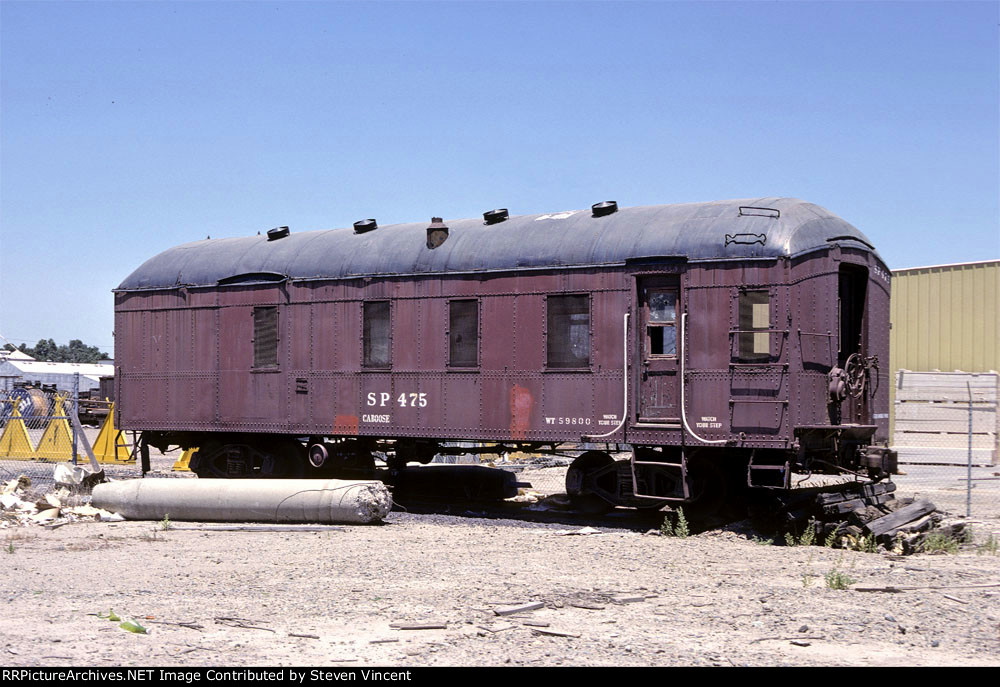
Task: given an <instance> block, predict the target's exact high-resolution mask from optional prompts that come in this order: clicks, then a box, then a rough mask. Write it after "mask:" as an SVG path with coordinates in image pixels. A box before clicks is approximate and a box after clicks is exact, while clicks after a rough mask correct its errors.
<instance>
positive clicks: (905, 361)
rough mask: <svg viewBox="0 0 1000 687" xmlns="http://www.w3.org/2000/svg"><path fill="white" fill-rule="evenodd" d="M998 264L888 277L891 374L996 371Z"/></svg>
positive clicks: (999, 356)
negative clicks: (934, 371)
mask: <svg viewBox="0 0 1000 687" xmlns="http://www.w3.org/2000/svg"><path fill="white" fill-rule="evenodd" d="M998 310H1000V260H993V261H989V262H973V263H964V264H959V265H943V266H940V267H915V268H912V269H905V270H896V271H894V272H893V273H892V300H891V304H890V309H889V317H890V320H891V322H892V329H891V330H890V332H889V355H890V365H891V368H892V379H895V378H896V370H899V369H904V370H928V371H929V370H941V371H942V372H952V371H954V370H962V371H963V372H988V371H990V370H1000V342H998V339H1000V316H998Z"/></svg>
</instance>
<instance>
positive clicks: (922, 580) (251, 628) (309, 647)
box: [0, 458, 1000, 667]
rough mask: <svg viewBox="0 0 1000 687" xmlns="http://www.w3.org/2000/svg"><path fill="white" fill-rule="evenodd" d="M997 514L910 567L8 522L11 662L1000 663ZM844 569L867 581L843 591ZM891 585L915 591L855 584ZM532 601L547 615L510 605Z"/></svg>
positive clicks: (0, 641) (602, 548) (625, 537)
mask: <svg viewBox="0 0 1000 687" xmlns="http://www.w3.org/2000/svg"><path fill="white" fill-rule="evenodd" d="M160 461H161V462H160V464H159V467H162V466H163V465H167V464H168V463H169V460H168V459H166V458H163V459H160ZM164 461H165V462H164ZM115 470H123V468H115ZM990 484H993V483H990ZM949 488H950V487H949ZM914 491H917V490H910V491H909V492H908V491H907V488H906V486H905V483H904V482H902V481H901V482H900V495H903V496H906V495H913V493H914ZM919 491H921V492H922V493H924V494H925V495H928V496H930V497H931V498H932V499H933V498H934V496H933V494H932V493H927V490H926V489H925V488H924V486H923V485H920V489H919ZM997 515H1000V513H997V514H994V515H991V516H988V517H985V518H979V519H978V520H977V521H976V522H975V523H974V524H973V528H974V531H975V532H976V534H977V537H978V540H979V546H978V547H975V546H969V547H966V548H965V549H963V550H962V551H961V552H960V553H958V554H955V555H931V554H918V555H915V556H909V557H906V558H900V557H894V556H890V555H888V554H868V553H861V552H854V551H844V550H835V549H829V548H824V547H819V546H811V547H785V546H773V545H767V544H764V543H761V542H759V540H758V541H755V534H754V533H753V532H752V531H750V530H749V528H748V527H747V526H746V524H745V523H737V524H735V525H732V526H730V527H729V528H727V529H724V530H715V531H711V532H706V533H702V534H698V535H695V536H690V537H685V538H677V537H661V536H651V535H648V534H644V533H643V532H642V531H640V530H635V529H627V528H615V527H609V526H607V525H602V526H599V527H597V528H596V529H597V530H598V533H597V534H590V535H564V534H562V533H561V532H562V531H565V530H570V531H573V530H579V524H574V525H568V524H558V523H555V524H542V523H537V522H525V521H523V520H512V519H481V518H469V517H459V516H454V515H442V514H430V515H416V514H409V513H402V512H393V513H391V514H390V515H389V517H388V518H387V522H386V523H385V524H384V525H379V526H347V527H343V528H339V529H334V530H327V531H321V532H287V531H285V532H259V531H258V532H218V531H205V530H204V529H201V530H197V529H182V528H202V527H204V525H201V524H198V523H174V526H173V528H171V529H163V528H162V526H161V524H160V523H155V522H118V523H113V522H89V523H84V522H77V523H71V524H68V525H65V526H62V527H59V528H57V529H47V528H44V527H39V526H24V527H17V528H8V529H4V530H0V536H3V538H4V540H3V548H4V553H3V554H2V558H0V560H2V561H3V564H4V565H3V576H2V580H3V581H2V583H0V584H2V596H0V598H2V599H3V602H4V605H5V608H4V613H3V614H2V615H0V653H2V654H3V658H4V660H3V664H4V665H10V666H46V665H67V664H72V665H77V666H95V667H102V666H120V665H127V666H148V665H162V666H183V665H187V666H218V665H224V666H302V665H323V666H340V667H365V666H373V665H397V666H429V665H448V666H483V665H531V666H553V665H573V666H579V665H587V666H590V665H594V666H597V665H612V666H619V665H644V666H650V665H652V666H672V665H747V666H761V665H808V666H813V665H901V666H902V665H992V666H996V665H1000V555H996V554H994V553H991V552H990V551H989V550H987V547H986V546H984V545H983V543H984V541H985V538H986V537H987V536H988V535H989V534H990V533H991V532H992V533H995V534H994V536H995V537H996V535H997V534H1000V519H998V517H997ZM834 573H840V574H842V575H846V576H847V577H849V578H850V580H851V583H850V584H849V586H848V587H849V588H848V589H835V588H831V587H829V586H828V584H827V577H828V576H830V577H831V579H832V576H833V574H834ZM985 585H993V586H985ZM886 586H893V587H897V588H899V587H907V588H908V587H916V588H917V589H912V590H909V589H908V590H906V591H901V592H897V593H888V592H863V591H857V588H859V587H886ZM527 604H541V605H540V606H539V607H538V608H536V609H534V610H525V611H522V612H520V613H515V614H512V615H498V614H497V613H496V611H497V610H503V609H504V607H508V606H517V605H527ZM109 611H114V613H115V614H117V615H119V616H122V617H123V618H125V617H130V618H134V619H136V620H138V622H140V623H141V624H143V625H144V626H145V627H147V628H148V629H149V633H148V634H145V635H142V634H132V633H129V632H126V631H124V630H122V629H120V628H119V626H118V623H117V622H110V621H109V620H107V619H104V618H101V617H99V615H98V614H102V615H107V614H108V612H109ZM406 623H415V624H423V625H433V626H436V625H443V626H444V627H443V628H440V629H438V628H435V629H400V628H398V627H394V625H399V624H406ZM294 635H307V636H300V637H296V636H294Z"/></svg>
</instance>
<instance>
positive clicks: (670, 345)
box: [646, 291, 677, 356]
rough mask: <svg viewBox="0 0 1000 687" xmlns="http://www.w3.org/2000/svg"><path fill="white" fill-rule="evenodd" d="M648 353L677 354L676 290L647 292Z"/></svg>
mask: <svg viewBox="0 0 1000 687" xmlns="http://www.w3.org/2000/svg"><path fill="white" fill-rule="evenodd" d="M647 298H648V307H649V318H648V320H647V323H646V335H647V336H648V337H649V355H663V356H672V355H677V327H676V325H677V292H676V291H650V292H648V296H647Z"/></svg>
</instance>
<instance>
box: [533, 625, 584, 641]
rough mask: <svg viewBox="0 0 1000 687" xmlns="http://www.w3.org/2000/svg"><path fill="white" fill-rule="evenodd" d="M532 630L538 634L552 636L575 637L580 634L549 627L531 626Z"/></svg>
mask: <svg viewBox="0 0 1000 687" xmlns="http://www.w3.org/2000/svg"><path fill="white" fill-rule="evenodd" d="M531 631H532V632H537V633H538V634H540V635H550V636H552V637H569V638H571V639H577V638H579V637H580V636H581V635H580V633H579V632H569V631H567V630H553V629H551V628H545V627H533V628H531Z"/></svg>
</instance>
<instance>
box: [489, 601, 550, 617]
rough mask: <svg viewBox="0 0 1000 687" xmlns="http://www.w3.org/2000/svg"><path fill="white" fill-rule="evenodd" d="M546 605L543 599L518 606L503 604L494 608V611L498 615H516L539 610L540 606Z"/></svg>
mask: <svg viewBox="0 0 1000 687" xmlns="http://www.w3.org/2000/svg"><path fill="white" fill-rule="evenodd" d="M544 606H545V604H544V603H542V602H541V601H536V602H534V603H527V604H520V605H518V606H503V607H501V608H494V609H493V612H494V613H496V614H497V615H514V614H515V613H526V612H528V611H537V610H538V609H539V608H543V607H544Z"/></svg>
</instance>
